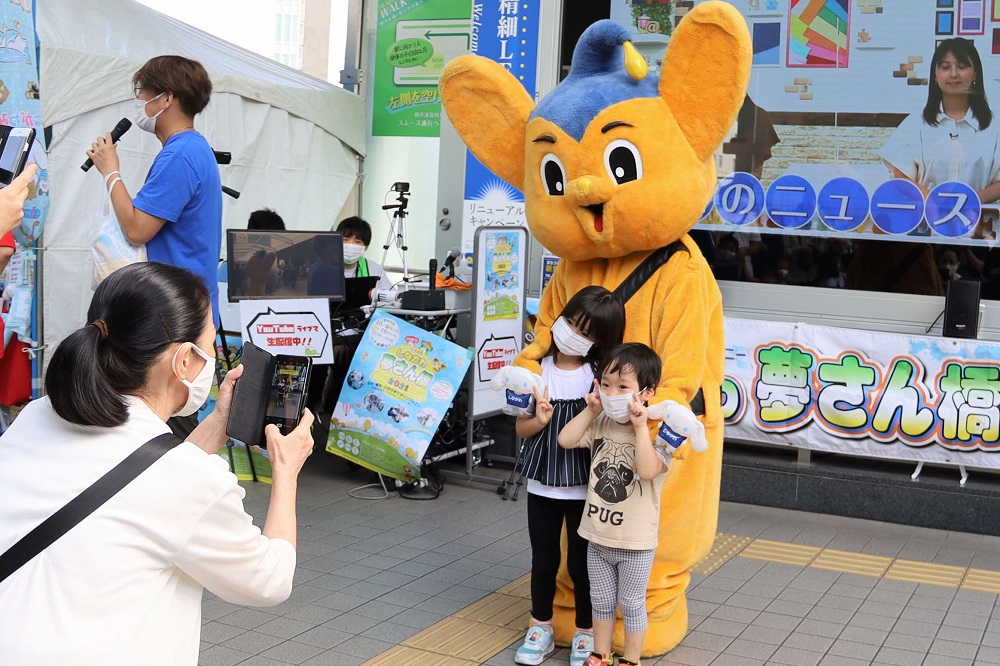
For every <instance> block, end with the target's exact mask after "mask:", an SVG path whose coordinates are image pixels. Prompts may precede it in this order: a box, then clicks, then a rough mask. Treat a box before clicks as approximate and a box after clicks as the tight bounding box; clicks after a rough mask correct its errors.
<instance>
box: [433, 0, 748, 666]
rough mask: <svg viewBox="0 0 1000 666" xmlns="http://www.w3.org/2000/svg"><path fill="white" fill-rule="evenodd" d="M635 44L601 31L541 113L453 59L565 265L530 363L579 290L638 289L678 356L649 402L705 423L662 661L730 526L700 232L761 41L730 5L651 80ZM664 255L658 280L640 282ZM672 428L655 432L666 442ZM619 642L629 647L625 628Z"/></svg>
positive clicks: (454, 94)
mask: <svg viewBox="0 0 1000 666" xmlns="http://www.w3.org/2000/svg"><path fill="white" fill-rule="evenodd" d="M629 38H630V35H629V33H628V31H627V30H626V29H624V28H623V27H621V26H620V25H618V24H617V23H614V22H612V21H600V22H598V23H595V24H594V25H592V26H590V27H589V28H588V29H587V31H586V32H585V33H584V34H583V36H582V37H581V38H580V41H579V43H578V44H577V46H576V50H575V51H574V54H573V65H572V68H571V71H570V74H569V76H568V77H567V78H566V80H564V81H563V82H561V83H560V84H559V85H558V86H556V88H555V89H553V90H552V92H550V93H549V94H548V95H546V96H545V97H544V98H543V99H542V100H541V101H540V102H539V104H538V105H537V106H536V105H535V103H534V101H533V100H532V98H531V96H530V95H529V94H528V93H527V92H526V91H525V90H524V88H523V87H522V85H521V84H520V83H519V82H518V81H517V79H516V78H515V77H514V76H512V75H511V74H510V73H509V72H508V71H507V70H506V69H505V68H504V67H502V66H501V65H499V64H497V63H495V62H493V61H491V60H489V59H486V58H481V57H479V56H462V57H460V58H457V59H455V60H453V61H452V62H451V63H449V64H448V65H447V67H445V70H444V72H443V73H442V75H441V82H440V88H441V97H442V100H443V103H444V108H445V110H446V112H447V114H448V117H449V118H450V119H451V121H452V123H453V124H454V125H455V128H456V129H457V130H458V133H459V134H460V135H461V137H462V139H463V141H464V142H465V143H466V145H467V146H468V147H469V149H470V150H471V151H472V153H473V154H474V155H475V156H476V157H477V158H479V160H480V161H482V162H483V164H485V165H486V166H487V167H489V168H490V169H492V170H493V172H494V173H496V174H497V175H498V176H499V177H501V178H503V179H504V180H506V181H507V182H508V183H510V184H511V185H513V186H515V187H517V188H519V189H521V190H522V191H524V195H525V205H526V214H527V219H528V225H529V227H530V229H531V232H532V234H534V236H535V237H536V238H537V239H538V240H539V241H540V242H541V243H542V245H544V246H545V247H546V248H548V249H549V250H550V251H552V252H554V253H555V254H557V255H558V256H559V257H561V261H560V262H559V265H558V267H557V268H556V271H555V274H554V275H553V277H552V280H551V281H550V283H549V285H548V287H547V288H546V290H545V293H544V294H542V299H541V303H540V306H539V313H538V320H537V322H536V324H535V341H534V342H533V343H532V344H530V345H528V346H527V347H525V349H524V350H523V351H522V352H521V354H520V355H519V356H518V358H517V360H516V362H515V365H518V366H520V367H524V368H527V369H529V370H532V371H533V372H536V373H540V366H539V363H538V362H539V360H540V359H541V357H542V356H543V355H544V354H545V352H546V350H547V349H548V348H549V345H550V343H551V340H552V337H551V333H550V331H549V327H550V325H551V324H552V323H553V322H554V321H555V319H556V317H558V315H559V313H560V312H561V311H562V308H563V306H564V305H565V304H566V302H567V301H568V300H569V299H570V297H572V296H573V294H575V293H576V292H577V291H578V290H579V289H581V288H582V287H585V286H587V285H592V284H599V285H604V286H605V287H607V288H608V289H612V290H615V289H616V288H619V287H621V286H626V285H623V282H631V283H633V284H632V285H631V287H632V288H631V289H629V290H626V295H627V294H628V291H634V293H632V294H631V297H630V298H629V299H628V301H627V302H626V329H625V340H626V341H630V342H642V343H645V344H646V345H649V346H650V347H652V348H653V349H654V350H656V351H657V353H658V354H659V355H660V357H661V358H662V360H663V374H662V376H661V379H660V383H659V385H658V386H657V388H656V395H655V397H654V398H653V399H652V400H650V405H651V406H652V405H654V404H656V403H660V402H663V401H665V400H673V401H675V402H677V403H679V405H680V406H681V407H680V409H682V410H687V409H691V411H692V412H694V414H697V415H698V416H697V418H698V419H699V420H700V421H701V422H702V423H703V424H704V427H705V434H706V437H707V441H708V450H707V451H705V452H704V453H698V452H694V453H688V450H689V449H690V448H691V447H689V446H685V447H682V448H680V449H678V453H679V454H680V455H676V454H675V460H674V464H673V465H671V468H670V473H669V475H668V477H667V479H666V481H665V483H664V485H663V501H662V502H661V504H660V506H661V516H660V528H659V546H658V547H657V549H656V556H655V561H654V564H653V571H652V575H651V577H650V580H649V587H648V590H647V593H646V607H647V610H648V612H649V629H648V632H647V635H646V643H645V646H644V648H643V655H657V654H662V653H664V652H667V651H668V650H670V649H672V648H673V647H674V646H676V645H677V644H678V643H679V642H680V641H681V639H682V638H683V637H684V634H685V633H686V632H687V622H688V619H687V600H686V597H685V594H684V591H685V589H686V588H687V585H688V582H689V580H690V574H689V569H690V568H691V567H692V566H693V565H694V564H696V563H697V562H698V561H699V560H700V559H701V558H703V557H704V556H705V555H706V554H707V553H708V551H709V549H710V548H711V545H712V541H713V539H714V536H715V529H716V524H717V521H718V510H719V482H720V476H721V470H722V428H723V417H722V409H721V402H720V401H721V397H720V387H721V385H722V380H723V366H724V360H725V347H724V341H723V320H722V296H721V294H720V292H719V288H718V285H717V284H716V283H715V279H714V278H713V276H712V272H711V270H710V269H709V266H708V264H707V263H706V261H705V259H704V257H703V256H702V254H701V252H700V251H699V249H698V246H697V245H696V244H695V243H694V241H692V240H691V237H690V236H689V235H688V234H687V232H688V231H689V230H690V229H691V228H692V227H693V226H694V225H695V223H696V222H697V221H698V219H699V218H700V217H701V215H702V212H703V211H704V210H705V207H706V204H707V203H708V202H709V200H710V199H711V197H712V195H713V193H714V191H715V187H716V169H715V157H714V153H715V151H716V150H717V149H718V147H719V145H720V144H721V143H722V141H723V139H724V138H725V136H726V134H727V132H728V131H729V130H730V128H731V127H732V124H733V122H734V120H735V119H736V114H737V112H738V111H739V108H740V105H741V104H742V102H743V97H744V94H745V92H746V88H747V83H748V80H749V76H750V61H751V48H750V36H749V32H748V30H747V25H746V21H745V19H744V18H743V17H742V16H741V15H740V13H739V11H737V10H736V9H735V8H734V7H732V6H731V5H729V4H727V3H725V2H720V1H709V2H703V3H700V4H698V5H697V6H696V7H695V8H694V9H693V10H692V11H691V12H689V13H688V14H687V16H685V17H684V19H683V20H682V21H681V22H680V24H679V25H678V27H677V30H676V31H675V32H674V35H673V37H672V38H671V40H670V45H669V47H668V48H667V52H666V56H665V58H664V61H663V71H662V74H661V76H660V78H659V80H656V79H655V77H652V76H647V75H646V63H645V61H644V60H643V59H642V57H641V56H640V55H639V54H638V52H637V51H636V50H635V48H634V47H633V46H632V44H631V42H629V41H628V40H629ZM658 253H659V256H660V261H659V262H657V261H653V262H652V264H651V266H650V267H649V268H648V269H647V270H646V271H645V273H646V274H645V275H642V276H640V278H638V279H636V278H635V277H634V276H633V277H632V278H630V277H629V276H630V275H632V273H633V270H634V269H636V268H637V267H638V266H639V265H640V264H642V263H643V262H644V260H646V263H647V264H650V261H649V260H648V259H647V258H649V257H651V255H656V254H658ZM653 259H655V257H653ZM626 278H629V280H626ZM619 291H620V289H619ZM687 416H689V417H690V418H692V419H693V418H695V417H694V416H693V415H691V414H687ZM658 426H659V424H658V423H651V424H650V428H651V432H652V435H653V436H654V438H655V436H656V433H657V428H658ZM564 552H565V551H564ZM558 584H559V590H558V592H557V595H556V600H555V616H554V619H553V624H554V626H555V630H556V640H557V641H558V642H559V643H560V644H563V645H565V644H568V643H569V641H570V639H571V637H572V635H573V630H574V616H573V607H574V602H573V596H572V585H571V582H570V580H569V578H568V576H566V575H565V566H564V567H563V573H561V574H560V578H559V581H558ZM614 644H615V646H616V648H618V651H619V652H620V648H621V646H622V644H623V628H622V626H621V623H620V622H619V623H618V626H617V627H616V629H615V638H614Z"/></svg>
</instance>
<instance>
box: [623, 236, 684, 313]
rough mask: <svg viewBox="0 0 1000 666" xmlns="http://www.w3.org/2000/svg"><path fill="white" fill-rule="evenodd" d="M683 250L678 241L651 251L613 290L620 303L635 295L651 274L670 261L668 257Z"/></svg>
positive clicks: (681, 244) (682, 245)
mask: <svg viewBox="0 0 1000 666" xmlns="http://www.w3.org/2000/svg"><path fill="white" fill-rule="evenodd" d="M679 250H683V251H684V252H687V251H688V249H687V248H686V247H685V246H684V243H682V242H680V241H674V242H673V243H671V244H670V245H665V246H664V247H661V248H660V249H658V250H653V252H651V253H650V254H649V256H647V257H646V258H645V259H643V260H642V263H640V264H639V265H638V266H636V267H635V270H633V271H632V272H631V273H630V274H629V276H628V277H627V278H625V280H624V281H623V282H622V283H621V284H620V285H618V286H617V287H616V288H615V291H614V294H615V296H617V297H618V299H619V300H620V301H621V302H622V303H628V299H630V298H632V296H634V295H635V292H637V291H639V290H640V289H641V288H642V285H644V284H646V281H647V280H649V278H651V277H652V276H653V273H655V272H656V271H658V270H659V269H660V267H661V266H663V265H664V264H666V263H667V262H668V261H670V257H672V256H673V255H674V252H677V251H679Z"/></svg>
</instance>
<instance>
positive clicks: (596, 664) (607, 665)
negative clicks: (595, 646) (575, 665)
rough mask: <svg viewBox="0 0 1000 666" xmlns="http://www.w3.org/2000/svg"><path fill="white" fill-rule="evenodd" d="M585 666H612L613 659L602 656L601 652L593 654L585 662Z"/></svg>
mask: <svg viewBox="0 0 1000 666" xmlns="http://www.w3.org/2000/svg"><path fill="white" fill-rule="evenodd" d="M583 666H611V659H609V658H606V657H604V656H602V655H601V653H600V652H591V653H590V654H589V655H588V656H587V658H586V659H585V660H584V662H583Z"/></svg>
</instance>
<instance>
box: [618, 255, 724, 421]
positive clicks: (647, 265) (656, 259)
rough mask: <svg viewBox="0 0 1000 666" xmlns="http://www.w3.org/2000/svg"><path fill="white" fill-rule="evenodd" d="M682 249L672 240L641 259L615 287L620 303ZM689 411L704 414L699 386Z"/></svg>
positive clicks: (625, 300)
mask: <svg viewBox="0 0 1000 666" xmlns="http://www.w3.org/2000/svg"><path fill="white" fill-rule="evenodd" d="M681 250H683V251H684V252H687V251H688V249H687V248H686V247H685V246H684V243H682V242H680V241H674V242H673V243H671V244H670V245H666V246H664V247H661V248H660V249H658V250H654V251H653V252H651V253H650V254H649V256H647V257H646V258H645V259H643V260H642V263H640V264H639V265H638V266H636V267H635V269H634V270H633V271H632V272H631V273H630V274H629V276H628V277H627V278H625V280H624V281H623V282H622V283H621V284H620V285H618V287H616V288H615V291H614V294H615V296H617V297H618V298H619V300H621V302H622V303H628V300H629V299H630V298H632V297H633V296H635V292H637V291H639V290H640V289H641V288H642V285H644V284H646V282H647V281H648V280H649V278H651V277H653V273H655V272H656V271H658V270H660V268H661V267H662V266H663V265H664V264H666V263H667V262H668V261H670V257H672V256H674V253H675V252H678V251H681ZM691 411H692V412H694V413H695V415H696V416H703V415H704V414H705V392H704V391H702V390H701V389H700V388H699V389H698V392H697V393H695V395H694V397H693V398H691Z"/></svg>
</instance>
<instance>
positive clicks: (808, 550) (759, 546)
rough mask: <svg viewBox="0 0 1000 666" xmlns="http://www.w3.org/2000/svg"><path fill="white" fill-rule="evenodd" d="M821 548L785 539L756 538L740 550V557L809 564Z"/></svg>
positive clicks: (802, 565)
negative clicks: (785, 540)
mask: <svg viewBox="0 0 1000 666" xmlns="http://www.w3.org/2000/svg"><path fill="white" fill-rule="evenodd" d="M819 551H820V549H819V548H817V547H816V546H803V545H801V544H797V543H785V542H783V541H768V540H767V539H754V540H753V543H751V544H750V545H748V546H747V547H746V548H744V549H743V550H742V551H740V557H749V558H750V559H753V560H767V561H768V562H780V563H782V564H794V565H796V566H800V567H804V566H808V565H809V563H810V562H812V561H813V560H814V559H815V558H816V556H817V555H819Z"/></svg>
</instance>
